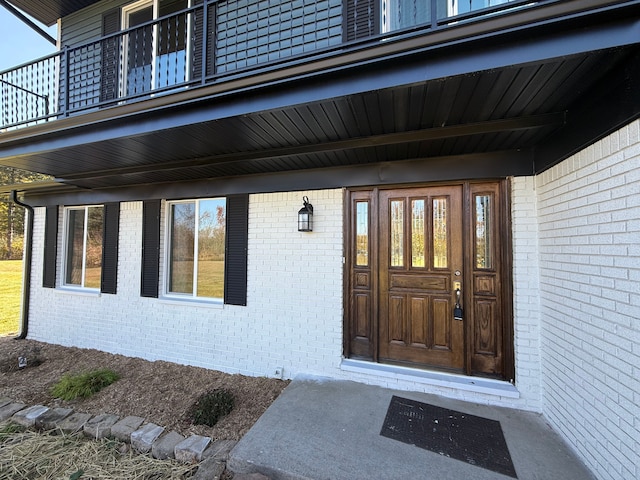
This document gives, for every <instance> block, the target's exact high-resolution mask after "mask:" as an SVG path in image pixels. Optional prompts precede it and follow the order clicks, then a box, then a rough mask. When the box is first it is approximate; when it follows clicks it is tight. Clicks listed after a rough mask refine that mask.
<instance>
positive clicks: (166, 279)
mask: <svg viewBox="0 0 640 480" xmlns="http://www.w3.org/2000/svg"><path fill="white" fill-rule="evenodd" d="M206 201H224V214H225V224H224V229H225V230H224V263H223V275H222V280H223V285H222V288H223V291H222V296H220V297H205V296H198V291H197V290H198V261H199V259H198V253H199V239H198V236H199V212H200V203H201V202H206ZM163 203H164V210H165V212H164V215H163V217H164V225H165V226H164V229H163V230H164V239H163V241H162V248H163V249H164V255H163V272H162V290H161V291H162V297H163V298H164V299H167V300H176V301H185V302H197V303H203V304H211V305H224V303H225V298H226V294H227V248H226V247H227V241H228V234H229V231H228V220H227V215H228V206H229V198H228V197H227V196H224V195H221V196H217V197H202V198H185V199H179V200H165V201H164V202H163ZM189 203H193V204H194V205H195V209H194V216H195V220H196V223H195V224H194V245H193V256H194V267H193V277H192V289H191V293H181V292H175V291H171V290H170V286H171V273H172V246H173V243H172V240H173V230H172V227H173V222H172V220H173V218H172V213H173V208H172V207H173V206H174V205H181V204H189Z"/></svg>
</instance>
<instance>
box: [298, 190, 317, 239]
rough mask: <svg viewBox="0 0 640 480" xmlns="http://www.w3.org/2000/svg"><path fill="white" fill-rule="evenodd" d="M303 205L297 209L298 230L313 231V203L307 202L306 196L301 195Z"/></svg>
mask: <svg viewBox="0 0 640 480" xmlns="http://www.w3.org/2000/svg"><path fill="white" fill-rule="evenodd" d="M302 203H303V206H302V208H301V209H300V210H298V231H299V232H312V231H313V205H311V204H310V203H309V199H308V198H307V197H302Z"/></svg>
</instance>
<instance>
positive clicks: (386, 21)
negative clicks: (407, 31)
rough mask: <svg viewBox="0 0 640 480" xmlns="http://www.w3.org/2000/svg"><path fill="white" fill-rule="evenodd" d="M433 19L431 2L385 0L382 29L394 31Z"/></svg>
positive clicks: (421, 0) (422, 0)
mask: <svg viewBox="0 0 640 480" xmlns="http://www.w3.org/2000/svg"><path fill="white" fill-rule="evenodd" d="M430 21H431V3H430V2H425V1H424V0H383V2H382V30H383V32H393V31H395V30H400V29H402V28H410V27H414V26H416V25H420V24H422V23H428V22H430Z"/></svg>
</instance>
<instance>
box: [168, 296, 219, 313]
mask: <svg viewBox="0 0 640 480" xmlns="http://www.w3.org/2000/svg"><path fill="white" fill-rule="evenodd" d="M158 300H159V301H160V303H162V304H165V305H180V306H181V307H184V306H192V307H205V308H215V309H220V310H221V309H223V308H224V302H223V301H222V300H201V299H194V298H180V297H159V298H158Z"/></svg>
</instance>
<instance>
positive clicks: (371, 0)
mask: <svg viewBox="0 0 640 480" xmlns="http://www.w3.org/2000/svg"><path fill="white" fill-rule="evenodd" d="M379 3H380V0H346V1H345V2H344V17H343V18H344V25H343V32H344V39H345V41H347V42H349V41H351V40H358V39H360V38H367V37H370V36H372V35H376V34H377V33H379V31H380V27H379V23H380V20H379V17H380V15H379V14H378V4H379Z"/></svg>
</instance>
